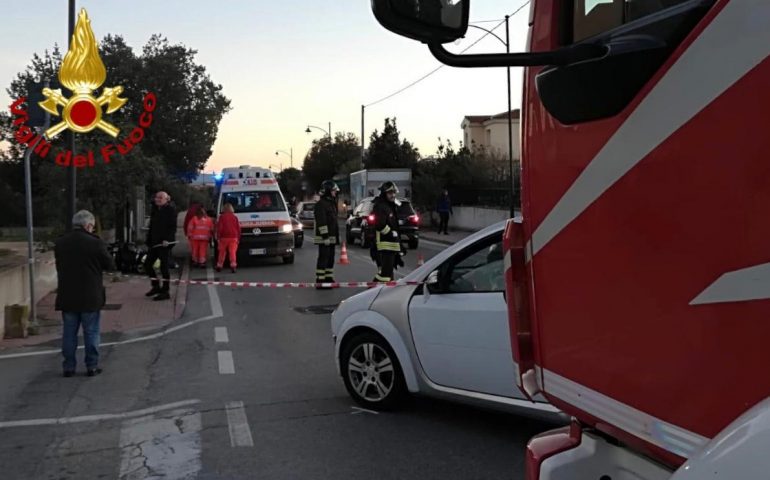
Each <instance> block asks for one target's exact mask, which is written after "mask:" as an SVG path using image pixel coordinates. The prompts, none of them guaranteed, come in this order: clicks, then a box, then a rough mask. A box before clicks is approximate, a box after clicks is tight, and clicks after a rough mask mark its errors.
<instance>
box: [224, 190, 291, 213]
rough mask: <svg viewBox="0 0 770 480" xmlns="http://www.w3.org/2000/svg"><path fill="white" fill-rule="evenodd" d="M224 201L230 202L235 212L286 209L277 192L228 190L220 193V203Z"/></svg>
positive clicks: (278, 210)
mask: <svg viewBox="0 0 770 480" xmlns="http://www.w3.org/2000/svg"><path fill="white" fill-rule="evenodd" d="M225 203H229V204H231V205H232V206H233V208H234V209H235V213H250V212H283V211H286V205H285V204H284V203H283V198H281V195H280V194H279V193H278V192H267V191H254V192H228V193H225V194H223V195H222V205H224V204H225Z"/></svg>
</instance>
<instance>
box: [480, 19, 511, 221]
mask: <svg viewBox="0 0 770 480" xmlns="http://www.w3.org/2000/svg"><path fill="white" fill-rule="evenodd" d="M509 19H510V15H506V16H505V40H503V39H502V38H500V37H499V36H497V34H495V33H494V32H493V31H492V30H487V29H486V28H483V27H479V26H477V25H468V26H469V27H473V28H477V29H479V30H483V31H485V32H487V33H488V34H490V35H492V36H493V37H495V38H496V39H498V40H500V43H502V44H503V45H505V51H506V53H511V36H510V29H509ZM506 73H507V77H508V82H507V89H506V92H507V96H508V171H509V172H510V174H509V175H510V178H509V182H508V183H509V188H510V190H511V211H510V215H511V218H513V217H514V216H516V203H515V200H514V199H515V198H516V192H517V191H518V190H519V188H518V185H516V184H517V183H518V181H517V177H516V175H514V173H513V114H512V112H511V67H506Z"/></svg>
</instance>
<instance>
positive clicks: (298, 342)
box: [0, 241, 552, 480]
mask: <svg viewBox="0 0 770 480" xmlns="http://www.w3.org/2000/svg"><path fill="white" fill-rule="evenodd" d="M442 248H444V247H443V246H440V245H438V244H429V243H427V242H425V243H423V245H422V246H421V250H420V251H421V252H422V253H423V254H424V255H425V257H426V258H429V257H430V256H432V255H434V254H435V253H437V252H438V251H440V250H441V249H442ZM349 253H350V260H351V262H352V263H351V264H350V265H347V266H338V267H337V274H336V277H337V279H338V280H340V281H354V280H355V281H358V280H370V279H371V278H372V276H373V274H374V267H373V266H372V264H371V261H370V260H369V259H368V252H367V251H365V250H363V249H361V248H360V247H351V248H350V250H349ZM315 257H316V251H315V248H314V247H313V246H312V245H311V244H310V243H309V241H307V242H306V244H305V247H304V248H302V249H299V250H298V251H297V256H296V263H295V264H294V265H282V264H281V262H280V261H260V262H254V263H253V264H251V265H243V266H242V267H241V268H240V269H239V271H238V273H237V274H231V273H229V272H227V273H225V272H223V273H218V274H216V273H215V272H213V271H211V270H209V271H203V270H196V271H193V273H192V275H191V278H193V279H195V278H220V279H223V280H224V279H233V280H236V279H237V280H255V281H278V282H282V281H312V280H313V275H314V270H315ZM415 261H416V256H415V255H414V252H410V254H409V255H408V256H407V270H411V268H413V267H414V265H415ZM353 293H355V291H352V290H342V289H338V290H331V291H316V290H308V289H291V290H284V289H281V290H277V289H276V290H269V289H261V290H260V289H236V288H218V287H213V286H208V287H203V286H191V287H190V289H189V291H188V303H187V309H186V312H185V315H184V316H183V318H182V319H180V320H179V321H178V322H177V323H176V324H175V328H172V329H170V330H167V331H166V333H165V334H163V335H161V334H154V335H153V332H144V333H138V334H134V335H131V336H126V337H125V338H123V339H121V341H122V342H124V343H121V344H118V345H115V346H111V347H104V348H103V349H102V362H101V363H102V366H103V367H104V369H105V372H104V373H103V374H102V375H101V376H98V377H95V378H87V377H85V376H82V375H80V376H78V377H75V378H69V379H65V378H62V377H61V376H60V365H61V363H60V358H59V356H58V355H50V354H49V355H39V356H28V357H21V358H0V465H2V470H1V471H0V478H2V479H3V480H15V479H24V480H27V479H47V480H48V479H50V480H70V479H71V480H75V479H114V478H119V479H121V480H123V479H126V480H134V479H161V478H162V479H165V480H169V479H195V478H198V479H298V478H306V479H347V478H350V479H357V478H367V479H390V478H393V479H418V478H419V479H434V478H435V479H520V478H523V463H522V462H523V451H524V446H525V444H526V441H527V440H528V439H529V438H530V437H531V436H532V435H534V434H536V433H538V432H541V431H544V430H546V429H549V428H551V427H552V425H549V424H547V423H543V422H538V421H534V420H530V419H525V418H520V417H517V416H514V415H510V414H502V413H497V412H489V411H484V410H480V409H475V408H471V407H466V406H462V405H456V404H450V403H443V402H437V401H433V400H429V399H416V400H414V401H413V402H412V403H411V404H410V405H408V406H407V407H406V408H404V409H403V410H401V411H398V412H394V413H380V414H374V413H370V412H367V411H362V410H360V409H356V408H355V405H354V403H353V402H352V401H351V400H350V398H349V397H348V395H347V393H346V392H345V389H344V387H343V385H342V382H341V380H340V378H339V377H338V376H337V373H336V369H335V367H334V360H333V344H332V339H331V333H330V327H329V313H328V312H329V311H330V309H331V308H333V307H334V306H335V305H336V304H337V303H339V301H340V300H342V299H344V298H345V297H347V296H349V295H352V294H353ZM126 342H127V343H126ZM80 354H81V355H82V352H81V353H80Z"/></svg>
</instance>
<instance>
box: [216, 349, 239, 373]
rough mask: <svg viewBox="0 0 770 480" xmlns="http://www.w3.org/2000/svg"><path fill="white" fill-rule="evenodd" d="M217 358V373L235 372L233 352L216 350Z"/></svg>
mask: <svg viewBox="0 0 770 480" xmlns="http://www.w3.org/2000/svg"><path fill="white" fill-rule="evenodd" d="M217 357H218V358H219V373H220V374H222V375H232V374H234V373H235V362H234V361H233V352H231V351H230V350H222V351H219V352H217Z"/></svg>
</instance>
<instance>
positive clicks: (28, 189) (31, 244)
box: [24, 79, 72, 334]
mask: <svg viewBox="0 0 770 480" xmlns="http://www.w3.org/2000/svg"><path fill="white" fill-rule="evenodd" d="M43 86H44V87H45V88H48V87H49V86H50V83H49V81H48V79H46V80H44V82H43ZM50 126H51V115H50V114H49V113H48V112H45V122H44V123H43V125H42V129H41V131H40V135H39V136H38V137H37V139H36V140H35V141H34V143H32V144H30V145H28V146H27V149H26V150H25V151H24V193H25V201H26V207H27V272H28V275H29V329H30V330H31V331H32V333H34V334H37V333H38V329H39V328H40V327H39V325H38V323H37V305H36V303H35V230H34V225H35V224H34V222H33V218H32V165H31V157H32V152H33V151H34V150H35V147H37V145H38V143H40V140H41V139H42V135H43V133H42V132H45V131H46V130H48V127H50ZM33 128H34V127H33ZM71 221H72V220H71V219H70V222H71Z"/></svg>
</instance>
